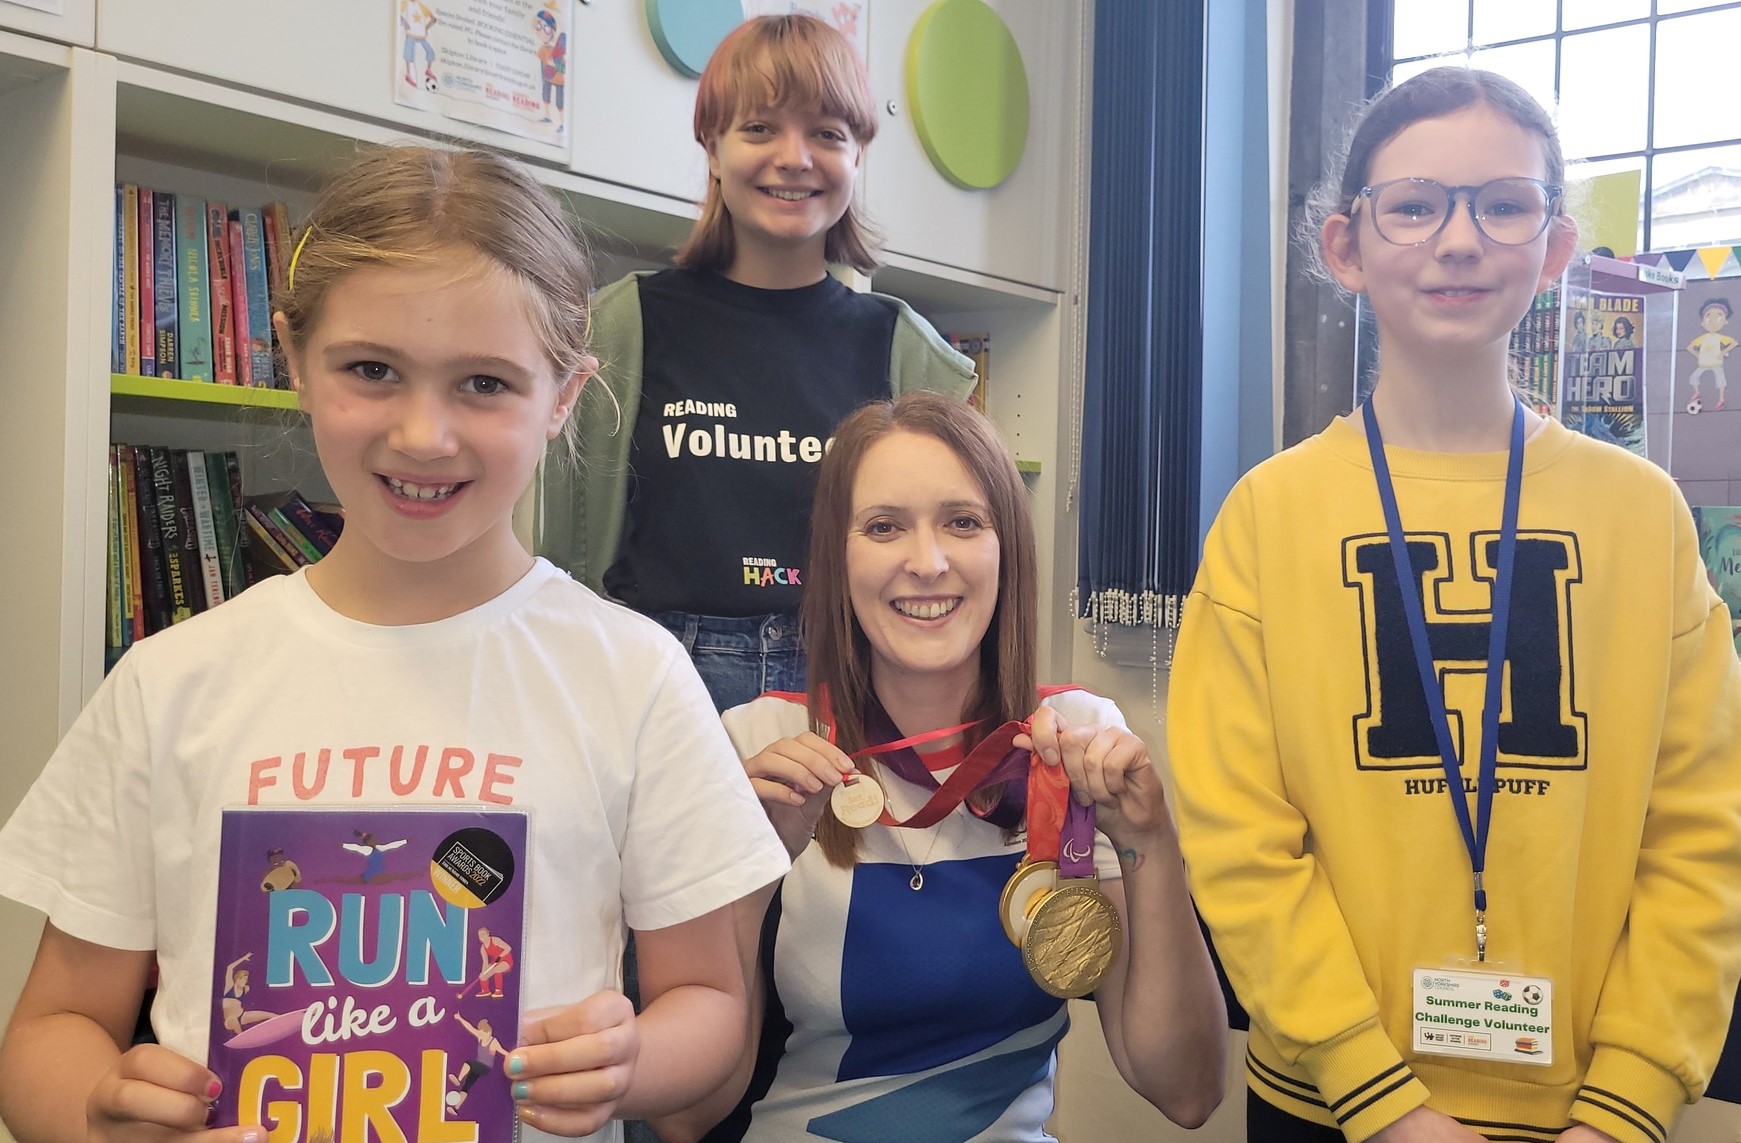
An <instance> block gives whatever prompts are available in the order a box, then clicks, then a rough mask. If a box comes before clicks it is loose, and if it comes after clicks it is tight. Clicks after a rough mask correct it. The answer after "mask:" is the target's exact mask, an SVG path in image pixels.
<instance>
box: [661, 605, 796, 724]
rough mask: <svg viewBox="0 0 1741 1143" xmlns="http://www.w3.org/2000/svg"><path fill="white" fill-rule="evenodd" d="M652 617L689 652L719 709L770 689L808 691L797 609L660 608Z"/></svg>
mask: <svg viewBox="0 0 1741 1143" xmlns="http://www.w3.org/2000/svg"><path fill="white" fill-rule="evenodd" d="M652 618H653V619H655V620H657V621H658V622H659V623H660V624H661V625H662V626H663V627H664V628H665V630H667V631H669V632H671V634H673V635H675V636H677V639H678V642H680V643H682V644H683V649H684V650H685V651H687V652H689V657H690V658H691V659H692V660H694V662H695V669H696V671H697V672H698V673H699V674H700V675H701V681H702V682H704V683H706V684H707V693H708V694H710V695H712V696H713V705H714V707H715V709H718V710H730V709H731V708H732V707H734V706H741V705H743V704H744V703H746V702H749V701H750V700H751V699H753V698H755V697H756V696H757V695H761V694H766V693H767V692H768V691H799V692H802V691H803V690H804V649H803V648H802V647H801V646H799V644H798V616H797V615H795V614H792V613H790V612H787V613H781V614H776V615H745V616H721V615H694V614H691V613H690V612H687V611H658V612H654V613H653V615H652Z"/></svg>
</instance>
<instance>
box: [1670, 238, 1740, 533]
mask: <svg viewBox="0 0 1741 1143" xmlns="http://www.w3.org/2000/svg"><path fill="white" fill-rule="evenodd" d="M1684 255H1691V257H1688V258H1685V260H1684V262H1683V265H1684V270H1683V273H1684V274H1685V279H1686V284H1685V285H1684V286H1683V287H1682V288H1681V291H1680V298H1679V305H1678V307H1677V309H1676V313H1675V323H1674V333H1673V349H1674V387H1673V391H1672V396H1671V398H1670V406H1669V411H1670V413H1671V414H1672V417H1671V419H1672V422H1673V434H1672V441H1673V445H1672V448H1673V455H1672V456H1671V457H1670V460H1669V465H1668V470H1669V474H1670V475H1672V476H1673V477H1674V478H1675V480H1676V481H1677V482H1679V484H1680V486H1681V491H1682V492H1683V493H1685V494H1686V498H1687V501H1688V502H1689V503H1691V504H1741V353H1736V352H1735V349H1736V346H1737V344H1741V261H1738V258H1741V256H1738V255H1737V254H1736V253H1735V251H1734V249H1732V248H1730V247H1726V246H1720V247H1710V248H1706V249H1702V250H1699V251H1697V252H1692V251H1687V252H1680V253H1679V254H1671V255H1670V256H1669V258H1670V262H1671V264H1672V263H1673V262H1675V261H1682V260H1683V256H1684Z"/></svg>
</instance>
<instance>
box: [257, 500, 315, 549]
mask: <svg viewBox="0 0 1741 1143" xmlns="http://www.w3.org/2000/svg"><path fill="white" fill-rule="evenodd" d="M248 517H249V518H250V519H252V520H255V521H257V522H258V523H259V525H260V527H261V528H263V529H264V530H265V532H266V534H267V535H268V536H271V537H272V539H273V540H274V541H276V542H277V544H278V546H279V547H280V548H281V549H283V551H284V553H285V554H286V555H287V556H289V557H290V559H291V560H292V562H294V563H297V564H311V563H313V562H314V559H313V558H312V557H311V556H309V555H308V553H306V552H304V551H303V550H302V545H301V544H298V543H297V542H296V541H295V540H292V539H291V538H290V534H289V533H288V532H286V531H285V530H284V528H283V526H282V525H280V524H279V523H278V521H277V520H275V519H273V518H272V513H271V512H269V511H267V510H266V509H264V508H262V507H260V506H259V505H258V504H250V505H248Z"/></svg>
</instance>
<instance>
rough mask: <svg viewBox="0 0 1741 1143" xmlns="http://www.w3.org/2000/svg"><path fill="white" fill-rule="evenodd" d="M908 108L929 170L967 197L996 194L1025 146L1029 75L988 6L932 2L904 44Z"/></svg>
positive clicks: (976, 1)
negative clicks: (989, 190) (982, 192)
mask: <svg viewBox="0 0 1741 1143" xmlns="http://www.w3.org/2000/svg"><path fill="white" fill-rule="evenodd" d="M907 106H908V107H909V108H911V109H912V114H913V128H914V130H916V131H917V132H918V134H919V144H920V145H921V146H922V147H924V148H925V154H926V156H927V157H929V158H930V160H931V165H932V166H934V167H936V168H937V170H938V171H939V172H940V173H941V174H942V175H943V177H944V178H946V179H948V180H949V181H950V182H952V183H954V184H955V185H956V186H959V187H966V188H967V189H969V190H984V189H986V188H989V187H994V186H996V185H998V184H999V183H1001V182H1003V181H1004V180H1005V179H1007V178H1009V177H1010V175H1011V173H1013V172H1014V171H1015V169H1016V166H1017V165H1018V164H1019V163H1021V161H1022V150H1023V149H1024V148H1025V147H1026V146H1027V142H1028V73H1027V69H1026V68H1025V67H1023V66H1022V53H1021V49H1020V48H1018V47H1017V46H1016V38H1015V36H1013V35H1011V34H1010V30H1009V27H1008V26H1007V25H1006V24H1005V23H1004V22H1003V20H1002V19H1001V18H1000V17H999V16H998V14H997V13H996V12H994V11H992V10H991V8H989V7H987V6H986V4H985V0H937V3H935V4H933V5H931V7H929V8H927V9H926V10H925V12H924V14H923V15H921V16H920V17H919V20H918V22H917V23H916V24H914V25H913V34H912V36H911V37H910V38H909V39H908V40H907Z"/></svg>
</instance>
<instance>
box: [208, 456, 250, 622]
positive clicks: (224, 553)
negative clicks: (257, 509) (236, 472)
mask: <svg viewBox="0 0 1741 1143" xmlns="http://www.w3.org/2000/svg"><path fill="white" fill-rule="evenodd" d="M206 487H207V488H208V489H209V490H210V494H211V501H212V533H213V535H214V537H215V538H216V539H217V544H218V579H219V581H220V582H221V584H222V586H223V591H224V598H225V599H233V598H235V596H236V593H237V592H239V591H241V590H242V567H241V559H240V548H239V546H238V545H237V543H236V527H237V520H236V504H235V501H233V500H231V499H230V471H229V468H228V466H227V465H225V463H224V454H223V453H221V452H208V453H206Z"/></svg>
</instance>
